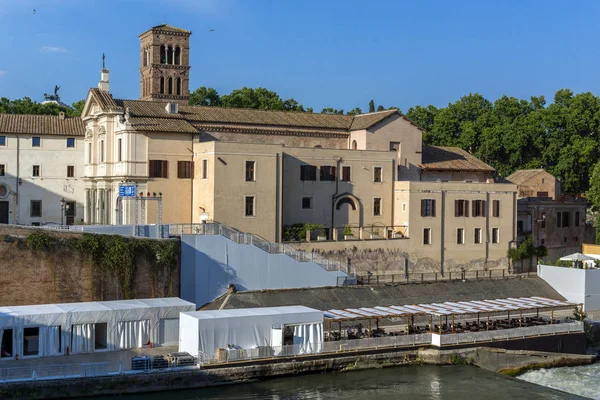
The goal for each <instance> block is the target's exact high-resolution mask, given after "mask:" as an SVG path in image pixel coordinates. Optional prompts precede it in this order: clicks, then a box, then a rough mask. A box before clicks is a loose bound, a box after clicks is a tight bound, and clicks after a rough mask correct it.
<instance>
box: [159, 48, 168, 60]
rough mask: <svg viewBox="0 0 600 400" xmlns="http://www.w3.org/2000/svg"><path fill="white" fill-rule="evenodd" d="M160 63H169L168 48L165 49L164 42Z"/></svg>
mask: <svg viewBox="0 0 600 400" xmlns="http://www.w3.org/2000/svg"><path fill="white" fill-rule="evenodd" d="M160 63H161V64H166V63H167V50H166V49H165V45H164V44H162V45H161V46H160Z"/></svg>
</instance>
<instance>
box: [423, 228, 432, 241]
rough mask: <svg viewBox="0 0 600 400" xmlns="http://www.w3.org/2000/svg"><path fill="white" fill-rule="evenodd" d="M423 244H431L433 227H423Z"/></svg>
mask: <svg viewBox="0 0 600 400" xmlns="http://www.w3.org/2000/svg"><path fill="white" fill-rule="evenodd" d="M423 244H431V228H424V229H423Z"/></svg>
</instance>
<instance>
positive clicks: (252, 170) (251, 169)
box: [246, 161, 256, 182]
mask: <svg viewBox="0 0 600 400" xmlns="http://www.w3.org/2000/svg"><path fill="white" fill-rule="evenodd" d="M254 181H256V161H246V182H254Z"/></svg>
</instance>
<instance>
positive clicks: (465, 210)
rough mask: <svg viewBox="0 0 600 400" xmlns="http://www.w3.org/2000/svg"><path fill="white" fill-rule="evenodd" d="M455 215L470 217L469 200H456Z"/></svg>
mask: <svg viewBox="0 0 600 400" xmlns="http://www.w3.org/2000/svg"><path fill="white" fill-rule="evenodd" d="M454 216H455V217H468V216H469V200H455V201H454Z"/></svg>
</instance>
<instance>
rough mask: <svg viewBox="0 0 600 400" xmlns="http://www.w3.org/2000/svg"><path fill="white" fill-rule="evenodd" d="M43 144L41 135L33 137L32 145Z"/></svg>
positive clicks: (38, 145)
mask: <svg viewBox="0 0 600 400" xmlns="http://www.w3.org/2000/svg"><path fill="white" fill-rule="evenodd" d="M41 145H42V139H41V138H40V137H39V136H34V137H32V138H31V147H40V146H41Z"/></svg>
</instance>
